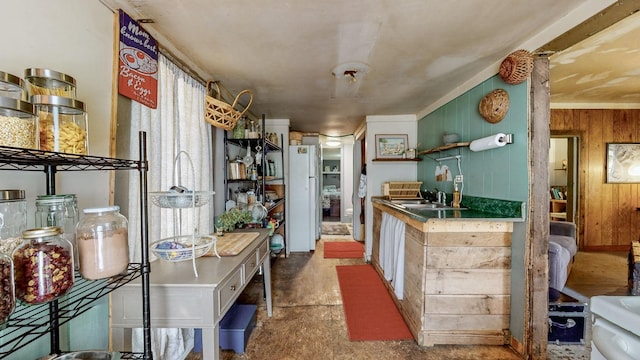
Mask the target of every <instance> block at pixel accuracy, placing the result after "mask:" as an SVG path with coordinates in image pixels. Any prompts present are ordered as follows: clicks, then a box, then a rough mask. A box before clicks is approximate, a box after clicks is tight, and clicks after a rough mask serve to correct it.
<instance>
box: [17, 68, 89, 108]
mask: <svg viewBox="0 0 640 360" xmlns="http://www.w3.org/2000/svg"><path fill="white" fill-rule="evenodd" d="M24 79H25V80H26V81H27V94H28V95H29V99H31V97H32V96H35V95H53V96H63V97H66V98H71V99H75V98H76V79H74V78H73V77H71V76H69V75H67V74H63V73H61V72H58V71H55V70H50V69H39V68H31V69H26V70H25V71H24ZM32 102H33V101H32Z"/></svg>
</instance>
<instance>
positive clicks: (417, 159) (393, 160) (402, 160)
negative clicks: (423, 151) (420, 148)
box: [373, 158, 422, 162]
mask: <svg viewBox="0 0 640 360" xmlns="http://www.w3.org/2000/svg"><path fill="white" fill-rule="evenodd" d="M373 161H380V162H417V161H422V159H420V158H414V159H378V158H376V159H373Z"/></svg>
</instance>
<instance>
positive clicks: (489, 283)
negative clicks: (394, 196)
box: [372, 203, 513, 346]
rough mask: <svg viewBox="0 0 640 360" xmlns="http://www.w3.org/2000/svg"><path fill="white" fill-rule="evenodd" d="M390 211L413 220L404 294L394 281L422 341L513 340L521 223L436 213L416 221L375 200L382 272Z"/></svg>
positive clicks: (375, 228) (375, 256)
mask: <svg viewBox="0 0 640 360" xmlns="http://www.w3.org/2000/svg"><path fill="white" fill-rule="evenodd" d="M383 212H388V213H390V214H391V215H394V216H396V217H398V218H399V219H400V220H401V221H403V222H405V224H406V227H405V228H406V230H405V242H404V254H405V255H404V256H405V258H404V289H403V300H398V299H397V298H396V296H395V294H394V293H393V289H391V287H390V285H389V284H388V283H387V286H388V287H389V290H390V293H391V295H392V297H393V298H394V300H395V301H396V304H397V305H398V308H399V309H400V312H401V313H402V314H403V316H404V318H405V320H406V322H407V324H408V325H409V328H410V329H411V332H412V333H413V334H414V336H415V338H416V341H417V342H418V344H419V345H422V346H432V345H435V344H465V345H470V344H484V345H504V344H506V342H507V341H508V340H507V339H508V336H507V335H508V333H509V319H510V291H511V233H512V232H513V223H511V222H501V221H473V220H465V221H456V220H447V219H430V220H428V221H427V223H426V224H425V223H417V224H415V223H414V222H415V220H413V221H412V219H410V218H408V217H407V216H406V215H404V214H401V213H398V212H395V211H394V210H392V209H390V208H388V207H386V206H384V205H380V204H377V203H374V224H373V249H372V263H373V265H374V267H375V268H376V270H377V271H378V272H379V274H380V275H381V277H382V278H384V274H383V272H382V268H381V267H380V262H379V250H378V249H379V246H380V228H381V226H380V223H381V219H382V213H383ZM412 225H419V226H412Z"/></svg>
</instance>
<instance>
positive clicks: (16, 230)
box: [0, 189, 27, 255]
mask: <svg viewBox="0 0 640 360" xmlns="http://www.w3.org/2000/svg"><path fill="white" fill-rule="evenodd" d="M26 228H27V201H26V200H25V192H24V190H14V189H9V190H0V253H4V254H8V255H11V254H12V253H13V250H14V249H15V248H16V247H17V246H18V245H20V244H21V243H22V238H21V236H22V232H23V231H24V230H25V229H26Z"/></svg>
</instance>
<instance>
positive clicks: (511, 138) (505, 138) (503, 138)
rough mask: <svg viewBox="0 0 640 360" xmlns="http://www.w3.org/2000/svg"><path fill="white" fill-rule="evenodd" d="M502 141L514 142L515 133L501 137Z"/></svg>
mask: <svg viewBox="0 0 640 360" xmlns="http://www.w3.org/2000/svg"><path fill="white" fill-rule="evenodd" d="M500 142H503V143H506V144H513V134H504V136H503V137H501V138H500Z"/></svg>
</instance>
